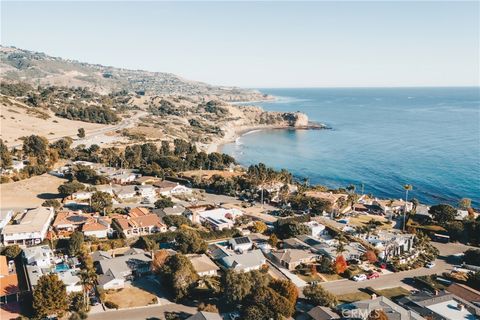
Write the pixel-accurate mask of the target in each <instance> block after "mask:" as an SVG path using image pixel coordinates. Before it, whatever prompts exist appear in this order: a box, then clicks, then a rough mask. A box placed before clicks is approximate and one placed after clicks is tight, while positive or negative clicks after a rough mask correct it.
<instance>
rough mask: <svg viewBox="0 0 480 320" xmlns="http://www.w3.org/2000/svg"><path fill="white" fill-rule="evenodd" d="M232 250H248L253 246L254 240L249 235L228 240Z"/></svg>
mask: <svg viewBox="0 0 480 320" xmlns="http://www.w3.org/2000/svg"><path fill="white" fill-rule="evenodd" d="M228 243H229V244H230V246H231V247H232V250H234V251H239V252H246V251H248V250H251V249H252V248H253V242H252V240H250V238H249V237H238V238H233V239H230V240H229V241H228Z"/></svg>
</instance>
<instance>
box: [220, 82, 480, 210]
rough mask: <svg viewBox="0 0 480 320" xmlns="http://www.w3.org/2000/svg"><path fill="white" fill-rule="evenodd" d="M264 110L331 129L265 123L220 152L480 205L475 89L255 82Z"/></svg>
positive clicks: (316, 176)
mask: <svg viewBox="0 0 480 320" xmlns="http://www.w3.org/2000/svg"><path fill="white" fill-rule="evenodd" d="M260 91H262V92H264V93H268V94H271V95H273V96H276V97H277V98H278V99H277V100H275V101H269V102H259V103H255V104H256V105H259V106H261V107H263V108H264V109H265V110H271V111H301V112H304V113H306V114H307V115H308V117H309V119H310V120H311V121H317V122H321V123H325V124H327V125H328V126H330V127H331V128H332V129H331V130H297V131H295V130H262V131H254V132H250V133H247V134H245V135H243V136H241V137H240V138H238V139H237V141H236V142H235V143H230V144H226V145H224V146H223V148H222V151H223V152H225V153H228V154H230V155H232V156H234V157H235V158H236V159H237V161H238V162H239V163H240V164H242V165H245V166H248V165H250V164H253V163H259V162H263V163H265V164H266V165H268V166H271V167H274V168H277V169H280V168H285V169H288V170H289V171H290V172H292V173H293V174H294V176H295V177H296V178H298V179H303V178H305V177H308V179H309V181H310V183H311V184H321V185H325V186H328V187H330V188H339V187H346V186H347V185H349V184H354V185H356V187H357V191H358V192H359V191H360V190H361V187H360V186H361V184H363V185H364V192H365V193H372V194H373V195H375V196H377V197H379V198H392V199H393V198H394V199H399V198H403V197H404V196H405V195H404V191H403V185H405V184H411V185H413V191H411V192H409V198H411V197H414V198H417V199H418V200H419V201H420V202H422V203H426V204H437V203H450V204H453V205H456V204H457V203H458V200H459V199H461V198H463V197H466V198H471V199H472V200H473V204H474V206H475V207H479V206H480V90H479V88H355V89H353V88H348V89H347V88H342V89H340V88H339V89H317V88H315V89H314V88H308V89H260Z"/></svg>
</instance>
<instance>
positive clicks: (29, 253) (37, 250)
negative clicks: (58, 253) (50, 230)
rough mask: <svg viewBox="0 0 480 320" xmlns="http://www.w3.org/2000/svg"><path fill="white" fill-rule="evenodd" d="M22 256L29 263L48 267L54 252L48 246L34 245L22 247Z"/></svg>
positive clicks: (52, 261)
mask: <svg viewBox="0 0 480 320" xmlns="http://www.w3.org/2000/svg"><path fill="white" fill-rule="evenodd" d="M23 256H24V258H25V261H26V262H27V264H29V265H36V266H39V267H40V268H50V267H51V266H52V265H53V263H54V258H55V256H54V254H53V251H52V249H50V247H49V246H47V245H44V246H35V247H28V248H25V249H23Z"/></svg>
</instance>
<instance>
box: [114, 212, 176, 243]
mask: <svg viewBox="0 0 480 320" xmlns="http://www.w3.org/2000/svg"><path fill="white" fill-rule="evenodd" d="M113 223H114V225H115V226H116V227H117V229H118V231H119V232H120V233H121V234H122V235H123V236H125V237H126V238H131V237H135V236H142V235H147V234H152V233H157V232H166V231H167V226H166V225H165V224H163V223H162V221H161V220H160V218H159V217H158V216H157V215H156V214H153V213H150V214H147V215H143V216H133V217H132V216H120V215H118V216H116V217H115V218H114V219H113Z"/></svg>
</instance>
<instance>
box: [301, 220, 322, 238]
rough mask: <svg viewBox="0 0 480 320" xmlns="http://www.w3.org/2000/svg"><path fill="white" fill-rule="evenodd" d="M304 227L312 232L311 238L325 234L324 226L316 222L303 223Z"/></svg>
mask: <svg viewBox="0 0 480 320" xmlns="http://www.w3.org/2000/svg"><path fill="white" fill-rule="evenodd" d="M305 225H306V226H308V227H309V228H310V230H311V231H312V232H311V235H312V237H320V236H321V235H322V234H323V233H324V232H325V226H324V225H323V224H321V223H318V222H316V221H309V222H305Z"/></svg>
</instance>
